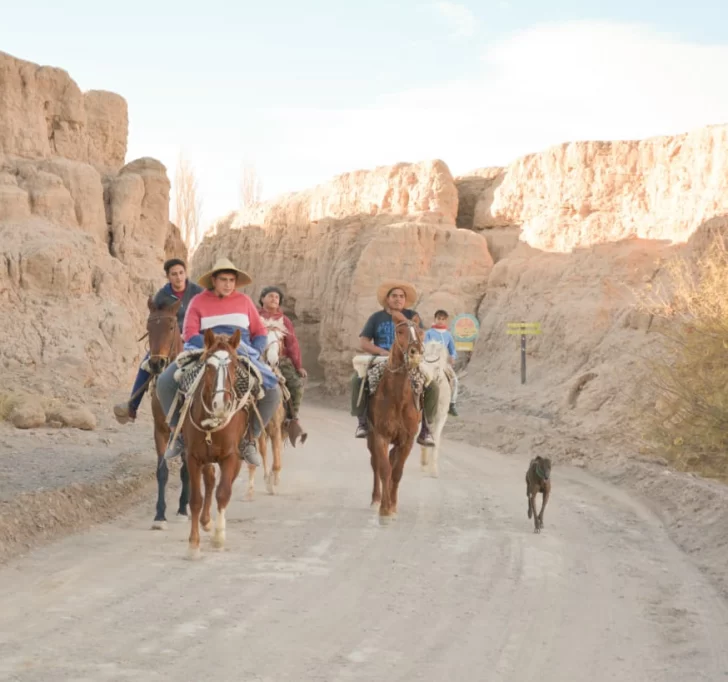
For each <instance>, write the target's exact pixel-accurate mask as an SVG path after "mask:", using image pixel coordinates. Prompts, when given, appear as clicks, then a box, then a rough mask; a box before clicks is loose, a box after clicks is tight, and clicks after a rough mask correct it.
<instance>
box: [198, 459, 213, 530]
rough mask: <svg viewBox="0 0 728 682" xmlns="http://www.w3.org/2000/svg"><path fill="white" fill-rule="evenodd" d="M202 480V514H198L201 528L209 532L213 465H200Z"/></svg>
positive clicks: (210, 525)
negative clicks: (203, 484) (203, 495)
mask: <svg viewBox="0 0 728 682" xmlns="http://www.w3.org/2000/svg"><path fill="white" fill-rule="evenodd" d="M202 480H203V481H204V482H205V499H204V501H203V503H202V516H200V524H201V525H202V530H204V531H205V532H206V533H209V532H210V530H211V528H212V520H211V519H210V516H211V514H210V507H212V491H213V490H214V489H215V465H214V464H205V466H203V467H202Z"/></svg>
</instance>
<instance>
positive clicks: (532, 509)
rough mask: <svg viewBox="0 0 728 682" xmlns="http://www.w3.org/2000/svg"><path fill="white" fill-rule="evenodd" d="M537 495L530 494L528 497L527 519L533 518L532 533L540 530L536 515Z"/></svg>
mask: <svg viewBox="0 0 728 682" xmlns="http://www.w3.org/2000/svg"><path fill="white" fill-rule="evenodd" d="M537 494H538V493H533V492H532V493H531V494H530V495H529V496H528V518H529V519H530V518H531V517H533V532H534V533H538V532H539V531H540V530H541V528H540V526H539V521H538V514H537V513H536V495H537Z"/></svg>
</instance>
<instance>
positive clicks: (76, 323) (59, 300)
mask: <svg viewBox="0 0 728 682" xmlns="http://www.w3.org/2000/svg"><path fill="white" fill-rule="evenodd" d="M0 91H2V93H3V97H2V98H0V258H1V259H2V262H3V267H2V268H0V314H2V316H3V319H4V320H5V324H3V325H2V328H0V366H2V368H3V376H4V386H3V389H4V390H11V391H12V390H21V391H35V392H40V393H43V394H44V395H57V396H60V397H63V396H66V397H67V396H71V395H83V393H84V392H83V389H84V388H86V389H88V388H93V387H96V388H97V390H98V392H99V393H102V392H103V391H105V390H107V389H109V388H113V387H115V386H117V385H118V383H119V382H120V381H121V382H124V383H126V382H127V381H128V380H129V378H130V374H131V373H132V372H133V371H134V368H135V364H136V362H137V361H138V359H139V353H140V345H139V344H138V343H137V341H136V339H137V338H138V337H139V336H141V334H142V333H143V328H144V321H145V319H146V316H145V305H144V302H145V298H146V296H147V295H148V294H149V293H151V292H153V291H154V290H155V289H156V288H157V287H158V286H159V285H160V283H161V282H163V276H164V273H163V270H162V262H163V259H164V257H165V247H166V248H168V249H169V250H170V251H173V252H174V253H175V255H179V253H180V246H179V244H180V242H179V237H178V233H177V234H175V228H174V226H172V225H171V223H170V222H169V189H170V183H169V179H168V178H167V173H166V169H165V167H164V166H163V165H162V164H161V163H159V162H158V161H155V160H154V159H148V158H145V159H138V160H136V161H132V162H131V163H128V164H126V165H125V164H124V160H125V159H124V157H125V154H126V145H127V127H128V122H127V105H126V102H125V100H124V99H123V98H122V97H120V96H118V95H115V94H113V93H106V92H97V91H92V92H87V93H82V92H81V91H80V89H79V88H78V86H77V85H76V83H75V82H74V81H73V80H72V79H71V78H70V76H69V75H68V74H67V73H66V72H65V71H62V70H61V69H55V68H50V67H41V66H38V65H36V64H31V63H29V62H24V61H21V60H19V59H15V58H14V57H11V56H9V55H6V54H4V53H0Z"/></svg>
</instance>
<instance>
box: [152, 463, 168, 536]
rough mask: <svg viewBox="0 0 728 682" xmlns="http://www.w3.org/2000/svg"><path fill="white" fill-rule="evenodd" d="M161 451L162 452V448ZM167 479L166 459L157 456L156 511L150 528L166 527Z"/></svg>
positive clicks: (164, 528)
mask: <svg viewBox="0 0 728 682" xmlns="http://www.w3.org/2000/svg"><path fill="white" fill-rule="evenodd" d="M162 452H164V450H163V451H162ZM168 480H169V467H168V466H167V461H166V460H165V459H163V458H162V457H157V513H156V515H155V516H154V522H153V523H152V530H166V529H167V519H166V517H165V512H166V511H167V504H166V502H165V501H164V491H165V489H166V487H167V481H168Z"/></svg>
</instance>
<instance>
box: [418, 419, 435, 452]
mask: <svg viewBox="0 0 728 682" xmlns="http://www.w3.org/2000/svg"><path fill="white" fill-rule="evenodd" d="M417 443H418V444H419V445H424V446H425V447H428V448H432V447H435V439H434V438H433V437H432V434H431V433H430V427H429V426H428V425H427V419H426V417H425V412H424V410H423V411H422V429H421V430H420V435H419V436H417Z"/></svg>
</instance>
